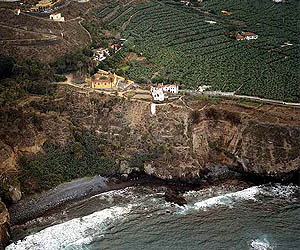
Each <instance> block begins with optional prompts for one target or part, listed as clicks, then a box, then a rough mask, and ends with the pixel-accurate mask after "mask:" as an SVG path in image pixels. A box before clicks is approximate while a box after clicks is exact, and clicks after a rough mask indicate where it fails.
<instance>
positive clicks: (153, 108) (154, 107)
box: [151, 103, 156, 115]
mask: <svg viewBox="0 0 300 250" xmlns="http://www.w3.org/2000/svg"><path fill="white" fill-rule="evenodd" d="M155 113H156V104H155V103H151V114H152V115H155Z"/></svg>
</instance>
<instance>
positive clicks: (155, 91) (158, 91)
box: [150, 86, 165, 102]
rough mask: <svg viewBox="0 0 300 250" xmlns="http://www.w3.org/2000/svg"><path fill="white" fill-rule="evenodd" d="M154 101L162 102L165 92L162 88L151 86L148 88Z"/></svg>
mask: <svg viewBox="0 0 300 250" xmlns="http://www.w3.org/2000/svg"><path fill="white" fill-rule="evenodd" d="M150 92H151V94H152V97H153V100H154V101H159V102H163V101H164V100H165V94H164V92H163V90H162V88H156V87H152V86H151V89H150Z"/></svg>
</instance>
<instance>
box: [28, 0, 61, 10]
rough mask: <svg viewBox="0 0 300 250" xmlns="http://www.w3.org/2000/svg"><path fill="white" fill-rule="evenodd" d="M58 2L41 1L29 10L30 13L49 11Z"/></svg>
mask: <svg viewBox="0 0 300 250" xmlns="http://www.w3.org/2000/svg"><path fill="white" fill-rule="evenodd" d="M59 1H60V0H57V1H55V0H41V1H39V2H38V3H37V4H36V5H35V6H33V7H32V8H30V10H31V11H45V10H48V9H51V8H52V7H53V6H54V5H55V4H56V3H58V2H59Z"/></svg>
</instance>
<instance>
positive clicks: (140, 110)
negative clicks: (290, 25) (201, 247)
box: [0, 87, 300, 201]
mask: <svg viewBox="0 0 300 250" xmlns="http://www.w3.org/2000/svg"><path fill="white" fill-rule="evenodd" d="M20 103H22V106H21V107H17V108H16V110H14V115H12V114H11V112H12V111H9V112H8V111H7V112H8V113H9V114H10V115H7V116H6V118H5V119H3V121H4V120H6V123H4V124H2V125H3V126H2V127H3V128H5V127H6V129H2V131H1V133H0V135H1V137H0V139H1V140H0V145H1V151H0V153H1V157H0V170H1V172H2V173H3V175H2V176H5V175H11V174H13V175H14V176H18V175H20V174H21V173H22V168H23V165H24V161H23V160H24V159H26V160H27V162H28V161H31V160H33V159H34V160H36V159H37V156H38V157H41V155H45V154H47V152H48V151H47V149H45V145H49V143H50V144H51V145H56V147H58V148H64V149H66V148H68V149H70V148H71V149H72V150H71V151H72V152H71V153H72V155H76V157H75V156H74V157H73V156H71V157H73V158H75V159H76V160H77V161H80V160H82V159H84V152H86V151H84V150H83V151H82V148H84V147H85V148H89V147H92V144H91V143H94V141H95V139H93V142H89V143H86V142H85V141H84V140H86V139H82V137H83V135H84V134H83V133H85V132H86V131H89V132H92V133H93V135H94V136H95V137H96V138H98V139H99V141H97V142H96V144H95V147H94V146H93V147H94V150H95V151H93V152H92V154H94V155H96V153H97V152H100V153H101V157H102V158H101V157H100V158H99V159H104V158H103V157H106V159H107V158H109V159H112V160H113V161H114V162H115V163H116V165H117V170H115V171H114V172H109V173H112V174H116V173H120V174H124V175H125V176H126V175H128V174H129V173H130V172H132V170H134V171H137V170H139V171H140V170H141V171H145V172H146V173H147V174H150V175H153V176H155V177H158V178H161V179H174V180H182V181H189V182H191V181H192V182H194V181H196V182H197V181H199V180H200V179H201V178H202V177H203V176H204V175H205V174H207V172H208V171H210V169H211V165H212V164H219V165H227V166H229V167H230V169H231V170H234V171H238V172H243V173H249V174H251V175H254V176H261V177H271V178H274V179H277V180H289V179H290V178H291V176H292V175H294V174H295V173H296V172H297V171H298V170H299V166H300V153H299V146H300V126H299V125H300V110H299V109H296V108H287V107H275V106H270V105H263V104H259V103H249V102H237V101H232V100H223V101H217V102H216V101H215V100H209V99H208V100H206V99H203V98H202V99H201V98H198V99H196V98H192V97H189V98H186V100H185V102H182V101H176V102H173V103H169V104H159V105H157V106H156V111H157V112H156V115H154V116H153V115H151V112H150V103H146V102H131V101H128V100H125V99H120V98H118V97H112V96H105V95H101V94H99V93H96V92H93V91H83V90H80V91H79V90H76V89H70V88H65V87H60V88H59V89H58V90H57V93H56V94H55V95H54V96H52V97H41V99H40V100H36V99H33V100H32V101H30V99H29V101H27V104H26V105H25V106H24V105H23V103H24V102H20ZM79 134H80V136H79ZM79 137H80V138H81V139H80V138H79ZM78 138H79V139H78ZM93 145H94V144H93ZM74 147H75V149H73V148H74ZM78 148H79V149H78ZM74 150H75V151H74ZM76 150H77V151H76ZM73 151H74V152H75V153H74V152H73ZM68 152H69V151H68ZM68 157H69V156H68ZM95 157H96V156H95ZM20 159H23V160H22V161H20ZM22 164H23V165H22ZM114 166H115V165H114ZM120 166H121V167H120ZM43 167H45V165H43ZM46 167H47V166H46ZM49 168H50V166H49ZM213 169H214V170H213V171H215V170H216V168H213ZM27 171H28V170H27ZM29 171H30V170H29ZM23 172H24V171H23ZM100 173H101V172H100ZM34 178H35V177H34V176H33V177H32V178H31V180H30V181H29V180H24V178H23V180H22V181H23V183H22V186H26V185H27V186H28V188H29V189H30V188H31V186H36V183H35V180H34ZM10 179H11V178H10ZM13 182H14V183H17V182H18V180H14V181H13ZM7 185H8V186H9V185H10V184H7ZM11 186H13V184H11ZM14 186H15V187H16V188H15V190H14V191H13V188H10V187H8V188H6V190H7V191H8V196H10V199H11V200H12V201H16V200H18V199H19V198H20V192H19V191H17V190H19V186H18V185H16V184H14Z"/></svg>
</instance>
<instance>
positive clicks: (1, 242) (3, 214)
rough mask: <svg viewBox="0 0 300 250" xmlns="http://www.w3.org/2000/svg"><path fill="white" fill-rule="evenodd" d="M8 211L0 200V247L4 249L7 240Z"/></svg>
mask: <svg viewBox="0 0 300 250" xmlns="http://www.w3.org/2000/svg"><path fill="white" fill-rule="evenodd" d="M9 237H10V235H9V213H8V211H7V209H6V206H5V204H4V203H3V202H2V201H1V200H0V249H4V247H5V246H6V245H7V243H8V241H9Z"/></svg>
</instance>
